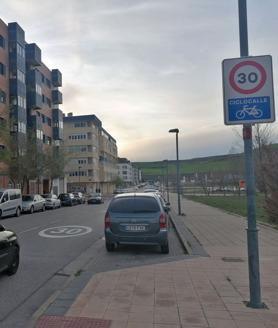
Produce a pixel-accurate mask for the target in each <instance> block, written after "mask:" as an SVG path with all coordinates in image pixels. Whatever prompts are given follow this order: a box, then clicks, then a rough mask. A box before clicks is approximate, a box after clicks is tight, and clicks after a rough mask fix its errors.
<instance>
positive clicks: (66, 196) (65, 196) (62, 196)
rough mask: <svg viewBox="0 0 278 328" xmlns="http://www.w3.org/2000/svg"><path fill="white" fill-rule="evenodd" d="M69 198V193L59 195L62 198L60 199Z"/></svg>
mask: <svg viewBox="0 0 278 328" xmlns="http://www.w3.org/2000/svg"><path fill="white" fill-rule="evenodd" d="M69 198H70V196H69V194H63V195H60V199H62V200H64V199H69Z"/></svg>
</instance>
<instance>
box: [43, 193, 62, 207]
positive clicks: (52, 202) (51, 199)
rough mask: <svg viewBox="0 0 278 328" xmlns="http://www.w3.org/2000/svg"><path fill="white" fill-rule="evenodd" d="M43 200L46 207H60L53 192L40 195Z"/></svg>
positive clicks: (59, 202) (58, 200)
mask: <svg viewBox="0 0 278 328" xmlns="http://www.w3.org/2000/svg"><path fill="white" fill-rule="evenodd" d="M41 196H42V197H43V198H44V199H45V200H46V202H45V207H46V209H52V210H54V209H55V208H60V207H61V201H60V199H58V197H57V196H56V195H55V194H43V195H41Z"/></svg>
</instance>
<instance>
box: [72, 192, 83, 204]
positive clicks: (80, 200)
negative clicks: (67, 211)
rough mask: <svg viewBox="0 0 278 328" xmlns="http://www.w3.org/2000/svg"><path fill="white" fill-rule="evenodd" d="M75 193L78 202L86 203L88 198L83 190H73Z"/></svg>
mask: <svg viewBox="0 0 278 328" xmlns="http://www.w3.org/2000/svg"><path fill="white" fill-rule="evenodd" d="M73 195H74V197H75V198H76V199H77V202H78V204H85V202H86V200H85V196H84V195H83V194H82V192H79V191H78V192H73Z"/></svg>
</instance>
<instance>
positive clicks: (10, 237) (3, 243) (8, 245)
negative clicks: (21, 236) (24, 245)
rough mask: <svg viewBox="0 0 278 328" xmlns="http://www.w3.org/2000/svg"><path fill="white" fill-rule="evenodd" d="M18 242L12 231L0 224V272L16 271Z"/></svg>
mask: <svg viewBox="0 0 278 328" xmlns="http://www.w3.org/2000/svg"><path fill="white" fill-rule="evenodd" d="M19 250H20V246H19V242H18V239H17V236H16V234H15V233H14V232H13V231H10V230H8V229H6V228H5V227H4V226H3V225H2V224H0V272H5V273H7V274H8V275H13V274H15V273H16V271H17V269H18V266H19Z"/></svg>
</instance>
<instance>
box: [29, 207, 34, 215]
mask: <svg viewBox="0 0 278 328" xmlns="http://www.w3.org/2000/svg"><path fill="white" fill-rule="evenodd" d="M29 212H30V214H33V213H34V206H31V208H30V211H29Z"/></svg>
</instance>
